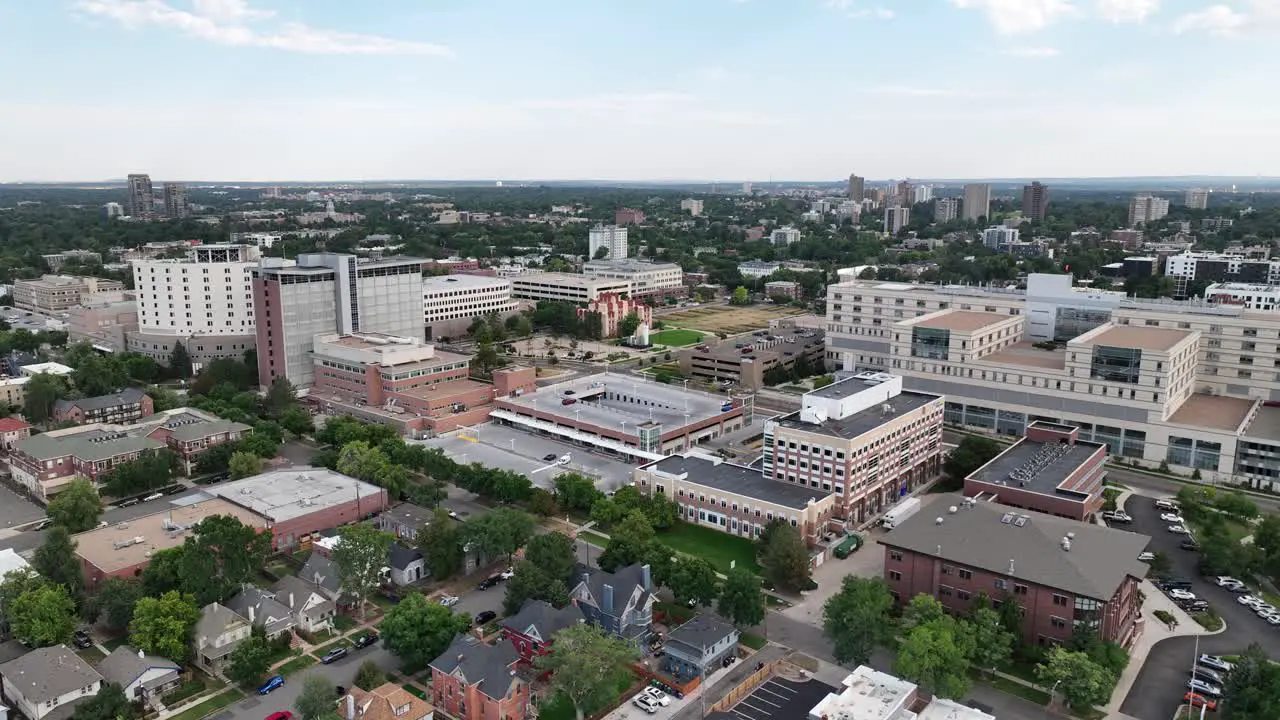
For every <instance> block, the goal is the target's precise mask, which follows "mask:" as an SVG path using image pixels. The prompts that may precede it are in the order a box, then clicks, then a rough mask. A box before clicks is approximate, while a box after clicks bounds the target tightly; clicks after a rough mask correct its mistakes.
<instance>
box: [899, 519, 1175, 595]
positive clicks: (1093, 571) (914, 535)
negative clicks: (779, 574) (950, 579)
mask: <svg viewBox="0 0 1280 720" xmlns="http://www.w3.org/2000/svg"><path fill="white" fill-rule="evenodd" d="M964 500H965V498H964V497H963V496H961V495H942V496H940V497H938V498H937V500H936V501H935V502H934V506H933V509H932V510H931V511H921V512H918V513H916V514H915V515H913V516H911V517H910V518H907V519H906V520H905V521H904V522H903V523H902V524H901V525H899V526H898V527H897V528H895V529H894V530H893V531H892V532H890V533H889V534H888V535H885V536H884V537H882V538H880V541H879V542H880V544H881V545H886V546H888V547H894V548H902V549H904V550H909V551H911V552H914V553H919V554H922V555H928V556H931V557H936V558H941V559H942V560H944V561H949V562H954V563H956V564H957V565H965V566H968V567H973V568H978V569H981V570H986V571H988V572H992V573H996V574H998V575H1004V576H1007V577H1011V578H1013V579H1015V580H1025V581H1027V582H1031V583H1035V584H1037V585H1043V586H1045V587H1050V588H1058V589H1060V590H1066V591H1068V592H1071V593H1074V594H1077V595H1084V596H1085V597H1090V598H1093V599H1095V600H1102V601H1104V602H1105V601H1107V600H1110V599H1111V596H1112V595H1114V594H1115V591H1116V589H1117V588H1119V587H1120V584H1121V583H1122V582H1124V579H1125V578H1126V577H1129V576H1133V577H1137V578H1141V577H1145V576H1146V574H1147V566H1146V564H1145V563H1141V562H1138V554H1139V553H1141V552H1142V551H1143V550H1144V549H1145V548H1146V547H1147V543H1149V542H1150V541H1151V538H1150V537H1148V536H1146V535H1139V534H1137V533H1131V532H1125V531H1123V530H1113V529H1111V528H1108V527H1103V526H1101V525H1094V524H1092V523H1082V522H1076V521H1075V520H1068V519H1065V518H1060V517H1055V516H1053V515H1045V514H1043V513H1037V512H1031V511H1024V510H1017V509H1015V508H1010V507H1007V506H1004V505H997V504H994V503H984V502H980V503H974V504H972V505H966V504H965V502H964ZM950 507H956V508H957V511H956V512H954V513H952V512H949V508H950ZM1006 517H1008V520H1009V521H1008V522H1004V520H1005V518H1006ZM1024 517H1025V518H1026V520H1025V521H1023V520H1022V518H1024ZM938 518H941V519H942V522H941V523H939V522H937V519H938ZM1068 533H1071V537H1070V538H1069V543H1068V544H1069V545H1070V549H1064V548H1063V539H1064V538H1067V537H1068V535H1067V534H1068Z"/></svg>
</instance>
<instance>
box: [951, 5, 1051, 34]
mask: <svg viewBox="0 0 1280 720" xmlns="http://www.w3.org/2000/svg"><path fill="white" fill-rule="evenodd" d="M951 4H952V5H955V6H956V7H958V8H960V9H962V10H970V9H973V10H981V11H982V12H983V13H985V14H986V16H987V19H988V20H990V21H991V24H992V25H994V26H995V29H996V32H999V33H1001V34H1004V35H1016V34H1019V33H1026V32H1034V31H1036V30H1043V29H1044V28H1046V27H1048V26H1049V25H1052V24H1053V23H1054V22H1056V21H1057V20H1058V19H1059V18H1062V17H1064V16H1066V15H1070V14H1072V13H1074V12H1075V10H1076V8H1075V6H1074V5H1072V4H1071V3H1070V2H1067V0H951Z"/></svg>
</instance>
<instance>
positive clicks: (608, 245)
mask: <svg viewBox="0 0 1280 720" xmlns="http://www.w3.org/2000/svg"><path fill="white" fill-rule="evenodd" d="M601 248H605V249H606V250H607V251H608V252H607V253H606V254H605V255H604V258H605V259H608V260H625V259H626V258H627V229H626V228H625V227H618V226H617V225H597V226H595V227H593V228H591V234H590V237H589V241H588V244H587V259H588V260H594V259H596V257H597V256H598V255H599V254H600V249H601Z"/></svg>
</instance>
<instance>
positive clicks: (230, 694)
mask: <svg viewBox="0 0 1280 720" xmlns="http://www.w3.org/2000/svg"><path fill="white" fill-rule="evenodd" d="M243 698H244V693H242V692H240V691H239V690H236V689H235V688H228V689H227V690H225V691H223V692H222V693H221V694H220V695H217V696H215V697H211V698H209V699H208V700H205V701H204V702H202V703H200V704H198V705H193V706H191V707H189V708H187V709H186V710H183V711H182V712H180V713H178V714H177V715H174V716H172V717H170V718H169V720H200V719H201V718H204V717H208V716H210V715H212V714H214V713H216V712H218V711H219V710H221V709H222V708H224V707H227V706H228V705H231V704H232V703H235V702H236V701H238V700H241V699H243Z"/></svg>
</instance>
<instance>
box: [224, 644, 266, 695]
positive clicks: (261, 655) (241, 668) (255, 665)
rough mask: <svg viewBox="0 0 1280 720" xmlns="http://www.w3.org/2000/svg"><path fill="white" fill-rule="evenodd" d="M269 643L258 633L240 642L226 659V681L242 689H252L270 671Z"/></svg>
mask: <svg viewBox="0 0 1280 720" xmlns="http://www.w3.org/2000/svg"><path fill="white" fill-rule="evenodd" d="M272 655H273V652H272V649H271V643H269V642H267V639H266V638H265V637H263V636H262V635H259V634H258V633H253V634H251V635H250V636H249V637H247V638H245V639H244V640H242V641H240V644H239V645H236V647H235V649H234V650H232V651H231V656H230V657H229V658H228V659H227V660H228V662H227V679H228V680H230V681H231V682H233V683H236V684H237V685H240V686H242V687H254V686H256V685H257V684H258V683H260V682H262V678H263V677H265V676H266V674H267V671H268V670H270V669H271V659H272Z"/></svg>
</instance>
